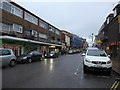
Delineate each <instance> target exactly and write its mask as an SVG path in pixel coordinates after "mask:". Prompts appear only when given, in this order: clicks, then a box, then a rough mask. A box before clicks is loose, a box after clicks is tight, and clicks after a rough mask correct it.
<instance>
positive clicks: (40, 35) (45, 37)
mask: <svg viewBox="0 0 120 90" xmlns="http://www.w3.org/2000/svg"><path fill="white" fill-rule="evenodd" d="M39 37H40V38H44V39H47V38H48V37H47V35H46V34H43V33H39Z"/></svg>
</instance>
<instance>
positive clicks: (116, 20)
mask: <svg viewBox="0 0 120 90" xmlns="http://www.w3.org/2000/svg"><path fill="white" fill-rule="evenodd" d="M113 11H114V13H111V14H109V15H108V17H107V18H106V20H105V22H104V23H103V25H102V27H101V29H100V30H99V33H98V39H99V40H101V41H102V43H101V47H102V48H103V49H105V50H106V52H107V53H108V54H111V59H112V62H113V69H114V70H115V71H117V72H118V73H120V4H117V5H116V6H115V8H114V9H113Z"/></svg>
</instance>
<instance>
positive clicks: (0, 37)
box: [0, 36, 62, 47]
mask: <svg viewBox="0 0 120 90" xmlns="http://www.w3.org/2000/svg"><path fill="white" fill-rule="evenodd" d="M0 39H5V40H14V41H22V42H30V43H37V44H43V45H54V46H59V47H62V45H59V44H52V43H45V42H39V41H35V40H30V39H23V38H18V37H12V36H0Z"/></svg>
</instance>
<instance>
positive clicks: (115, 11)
mask: <svg viewBox="0 0 120 90" xmlns="http://www.w3.org/2000/svg"><path fill="white" fill-rule="evenodd" d="M116 15H117V9H116V8H115V10H114V17H115V16H116Z"/></svg>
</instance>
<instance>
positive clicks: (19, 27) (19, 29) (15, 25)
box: [13, 24, 23, 33]
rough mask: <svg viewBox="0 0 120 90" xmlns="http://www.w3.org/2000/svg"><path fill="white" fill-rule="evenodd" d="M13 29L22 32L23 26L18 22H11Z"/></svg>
mask: <svg viewBox="0 0 120 90" xmlns="http://www.w3.org/2000/svg"><path fill="white" fill-rule="evenodd" d="M13 31H15V32H19V33H23V27H22V26H21V25H18V24H13Z"/></svg>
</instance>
